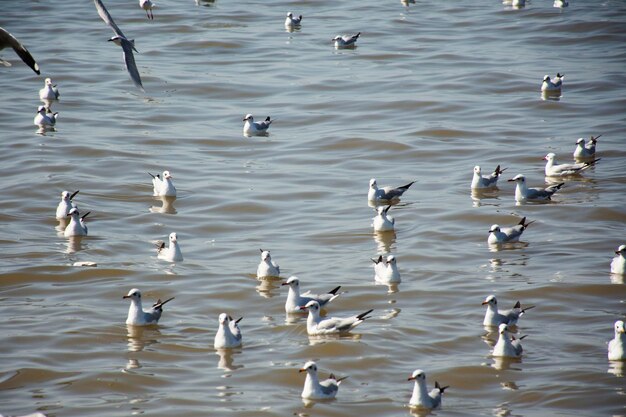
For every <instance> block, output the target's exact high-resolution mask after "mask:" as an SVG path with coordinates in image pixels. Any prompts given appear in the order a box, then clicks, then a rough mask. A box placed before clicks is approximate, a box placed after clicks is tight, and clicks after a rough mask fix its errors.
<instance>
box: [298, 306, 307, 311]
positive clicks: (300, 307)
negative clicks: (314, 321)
mask: <svg viewBox="0 0 626 417" xmlns="http://www.w3.org/2000/svg"><path fill="white" fill-rule="evenodd" d="M297 308H298V310H307V308H306V306H298V307H297Z"/></svg>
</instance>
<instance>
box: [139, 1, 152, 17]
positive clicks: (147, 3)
mask: <svg viewBox="0 0 626 417" xmlns="http://www.w3.org/2000/svg"><path fill="white" fill-rule="evenodd" d="M154 6H156V4H154V3H153V2H152V1H150V0H139V7H141V8H142V9H144V10H145V11H146V16H148V19H150V20H152V19H154V15H153V14H152V8H153V7H154Z"/></svg>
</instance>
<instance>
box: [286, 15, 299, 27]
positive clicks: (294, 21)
mask: <svg viewBox="0 0 626 417" xmlns="http://www.w3.org/2000/svg"><path fill="white" fill-rule="evenodd" d="M301 23H302V15H300V16H298V17H293V13H291V12H289V13H287V18H286V19H285V26H300V24H301Z"/></svg>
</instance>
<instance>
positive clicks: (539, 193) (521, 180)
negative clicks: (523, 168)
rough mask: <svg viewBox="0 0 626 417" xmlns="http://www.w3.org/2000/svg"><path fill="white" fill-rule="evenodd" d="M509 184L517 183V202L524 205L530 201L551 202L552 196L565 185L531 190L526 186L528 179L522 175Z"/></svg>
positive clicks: (511, 180)
mask: <svg viewBox="0 0 626 417" xmlns="http://www.w3.org/2000/svg"><path fill="white" fill-rule="evenodd" d="M508 181H509V182H513V181H514V182H516V183H517V186H516V187H515V201H517V202H518V203H522V202H525V201H528V200H550V199H551V197H552V195H553V194H554V193H556V192H557V191H559V189H561V187H562V186H563V185H564V184H565V183H563V182H562V183H559V184H556V185H551V186H549V187H546V188H529V187H528V186H527V185H526V177H525V176H523V175H522V174H518V175H516V176H515V177H513V178H511V179H510V180H508Z"/></svg>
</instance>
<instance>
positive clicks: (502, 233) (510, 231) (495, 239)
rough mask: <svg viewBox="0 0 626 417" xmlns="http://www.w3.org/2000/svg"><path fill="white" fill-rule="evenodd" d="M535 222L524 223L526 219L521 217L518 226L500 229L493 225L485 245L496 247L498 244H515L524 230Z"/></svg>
mask: <svg viewBox="0 0 626 417" xmlns="http://www.w3.org/2000/svg"><path fill="white" fill-rule="evenodd" d="M534 222H535V221H534V220H533V221H531V222H528V223H526V217H523V218H522V220H520V222H519V223H518V224H516V225H515V226H513V227H500V226H499V225H497V224H494V225H492V226H491V228H490V229H489V237H488V238H487V243H488V244H490V245H496V244H498V243H512V242H517V241H518V240H519V238H520V237H521V236H522V233H524V230H526V228H527V227H528V226H530V225H531V224H532V223H534Z"/></svg>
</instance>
